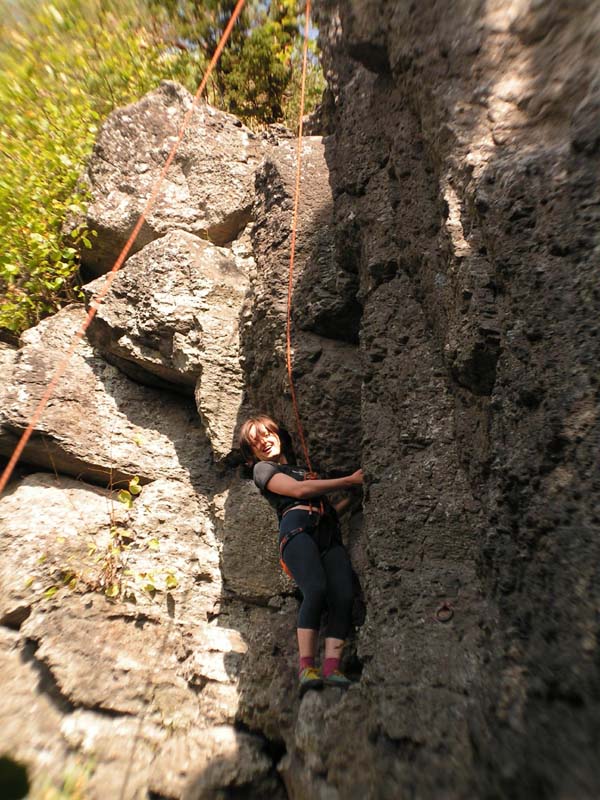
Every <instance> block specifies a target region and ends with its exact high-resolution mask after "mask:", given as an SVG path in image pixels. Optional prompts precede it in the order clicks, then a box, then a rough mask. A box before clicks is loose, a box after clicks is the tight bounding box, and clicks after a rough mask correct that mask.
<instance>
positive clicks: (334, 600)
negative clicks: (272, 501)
mask: <svg viewBox="0 0 600 800" xmlns="http://www.w3.org/2000/svg"><path fill="white" fill-rule="evenodd" d="M315 520H316V515H315V514H311V513H310V512H309V511H302V510H300V511H289V512H288V513H287V514H286V515H285V516H284V518H283V519H282V521H281V526H280V530H279V536H280V541H281V537H282V536H284V535H285V534H286V533H289V532H290V531H294V530H297V529H298V528H303V531H302V533H296V534H295V535H294V536H293V537H292V538H291V539H290V540H289V541H288V543H287V545H286V546H285V549H284V551H283V560H284V561H285V564H286V566H287V568H288V569H289V571H290V572H291V573H292V576H293V578H294V580H295V581H296V583H297V584H298V587H299V589H300V591H301V592H302V605H301V606H300V612H299V614H298V627H299V628H310V629H312V630H319V625H320V620H321V613H322V611H323V608H324V607H325V605H327V610H328V614H327V630H326V634H325V635H326V636H329V637H333V638H335V639H345V638H346V636H347V635H348V631H349V629H350V623H351V617H352V600H353V595H354V586H353V579H352V565H351V564H350V557H349V556H348V553H347V552H346V549H345V548H344V546H343V544H341V542H339V541H336V540H335V539H334V541H333V542H332V543H331V545H330V546H329V547H327V548H326V549H325V550H321V551H320V550H319V546H318V544H317V542H316V541H315V537H314V536H313V535H311V534H313V533H315V524H314V523H315Z"/></svg>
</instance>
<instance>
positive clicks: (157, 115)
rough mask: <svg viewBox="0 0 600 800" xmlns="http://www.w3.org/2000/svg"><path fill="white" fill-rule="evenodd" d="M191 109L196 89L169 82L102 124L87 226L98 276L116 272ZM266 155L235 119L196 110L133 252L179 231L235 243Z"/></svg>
mask: <svg viewBox="0 0 600 800" xmlns="http://www.w3.org/2000/svg"><path fill="white" fill-rule="evenodd" d="M191 105H192V96H191V95H190V94H189V92H187V91H186V90H185V89H184V88H183V87H182V86H180V85H179V84H176V83H173V82H170V81H165V82H163V83H162V84H161V86H160V87H159V88H158V89H157V90H156V91H155V92H151V93H150V94H148V95H146V96H145V97H144V98H143V99H142V100H141V101H139V102H138V103H134V104H132V105H130V106H127V107H126V108H122V109H119V110H117V111H115V112H114V113H113V114H111V116H110V117H109V118H108V120H107V121H106V122H105V124H104V125H103V127H102V130H101V132H100V135H99V137H98V141H97V143H96V147H95V150H94V154H93V157H92V158H91V160H90V165H89V169H88V174H87V183H88V185H89V188H90V190H91V193H92V203H91V204H90V206H89V209H88V213H87V224H88V225H89V226H90V227H91V228H92V229H93V230H96V231H97V232H98V238H97V239H96V241H95V244H94V247H93V249H92V250H91V251H89V252H87V251H86V252H85V253H83V254H82V256H83V258H84V259H85V264H86V266H87V267H88V268H90V269H91V270H93V271H94V272H95V273H96V274H101V273H103V272H107V271H108V270H109V269H110V268H111V267H112V265H113V262H114V261H115V260H116V258H117V256H118V254H119V252H120V250H121V248H122V247H123V245H124V244H125V242H126V241H127V239H128V238H129V234H130V233H131V231H132V230H133V227H134V225H135V223H136V222H137V220H138V218H139V216H140V214H141V212H142V210H143V208H144V206H145V204H146V201H147V200H148V198H149V196H150V190H151V188H152V187H153V185H154V183H155V182H156V180H157V179H158V177H159V175H160V172H161V170H162V167H163V164H164V163H165V161H166V159H167V156H168V154H169V152H170V150H171V147H172V146H173V144H174V143H175V141H176V139H177V136H178V134H179V130H180V126H181V125H182V123H183V120H184V117H185V116H186V114H187V112H188V111H189V110H190V108H191ZM260 152H261V144H260V141H259V140H258V139H257V138H256V137H255V136H254V134H253V133H252V132H251V131H250V130H248V129H247V128H245V127H244V126H243V125H242V124H241V123H240V122H239V121H238V120H237V119H236V118H235V117H232V116H231V115H230V114H225V113H223V112H221V111H217V110H216V109H214V108H212V107H210V106H207V105H203V104H201V105H200V106H198V107H197V108H196V109H194V111H193V113H192V116H191V119H190V120H189V126H188V128H187V130H186V133H185V135H184V137H183V140H182V141H181V143H180V145H179V148H178V151H177V155H176V157H175V159H174V162H173V164H172V165H171V167H170V169H169V173H168V176H167V177H166V179H165V180H164V182H163V184H162V187H161V189H160V193H159V195H158V199H157V202H156V204H155V205H154V207H153V209H152V210H151V211H150V213H149V214H148V216H147V219H146V222H145V223H144V225H143V227H142V230H141V231H140V234H139V236H138V237H137V240H136V243H135V245H134V247H133V251H132V252H136V251H137V250H140V249H141V248H142V247H144V245H146V244H148V242H151V241H152V240H153V239H157V238H158V237H160V236H162V235H163V234H165V233H166V232H167V231H169V230H172V229H174V228H179V229H182V230H187V231H190V232H191V233H195V234H197V235H198V236H202V237H203V238H208V239H210V241H212V242H214V243H215V244H217V245H223V244H225V243H227V242H231V241H232V240H233V239H235V238H236V237H237V235H238V233H239V232H240V231H241V230H242V229H243V228H244V226H245V225H246V223H247V222H248V221H249V219H250V206H251V204H252V198H251V195H250V194H249V191H250V189H251V188H252V185H253V181H254V170H255V168H256V166H257V164H258V160H259V158H260Z"/></svg>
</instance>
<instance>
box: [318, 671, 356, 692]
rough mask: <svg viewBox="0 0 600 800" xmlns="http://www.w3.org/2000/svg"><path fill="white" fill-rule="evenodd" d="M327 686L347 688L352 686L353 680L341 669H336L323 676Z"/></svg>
mask: <svg viewBox="0 0 600 800" xmlns="http://www.w3.org/2000/svg"><path fill="white" fill-rule="evenodd" d="M323 683H324V684H325V686H337V688H338V689H347V688H348V687H349V686H352V681H351V680H349V678H347V677H346V676H345V675H344V673H343V672H340V671H339V669H334V670H333V672H332V673H331V674H330V675H327V676H326V677H325V676H324V677H323Z"/></svg>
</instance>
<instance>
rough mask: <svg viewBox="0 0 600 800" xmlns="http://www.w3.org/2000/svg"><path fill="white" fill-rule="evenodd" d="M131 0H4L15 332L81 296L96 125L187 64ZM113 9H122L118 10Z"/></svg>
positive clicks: (4, 175) (3, 177) (2, 201)
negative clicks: (69, 225)
mask: <svg viewBox="0 0 600 800" xmlns="http://www.w3.org/2000/svg"><path fill="white" fill-rule="evenodd" d="M136 8H137V4H135V3H128V2H127V0H123V1H122V2H119V3H117V2H116V0H55V2H54V3H42V4H39V3H36V2H29V3H27V2H23V3H20V4H19V5H18V17H17V16H16V12H14V11H13V13H12V14H11V10H14V5H13V4H12V3H10V2H8V1H7V0H0V11H1V12H2V20H3V22H2V24H1V26H0V74H2V76H3V77H2V80H1V82H0V238H1V239H2V242H3V247H2V250H1V251H0V297H2V300H1V301H0V328H4V329H6V330H9V331H12V332H13V333H15V334H16V333H19V332H20V331H22V330H23V329H24V328H27V327H29V326H31V325H33V324H36V323H37V322H38V321H39V320H40V319H41V318H42V317H44V316H46V315H47V314H50V313H53V312H55V311H57V310H58V308H60V307H61V306H62V305H63V304H64V303H65V302H68V301H72V300H75V299H78V298H79V296H80V295H79V290H78V276H77V269H78V252H79V250H80V249H81V248H89V247H91V238H92V236H93V232H92V231H89V230H87V229H86V227H85V225H78V226H77V227H75V229H74V230H73V232H72V233H71V235H70V236H64V235H63V234H62V228H63V225H64V222H65V220H66V219H67V218H69V217H70V218H74V219H80V218H82V216H83V213H84V208H85V204H86V201H87V194H86V191H85V187H84V186H83V185H81V184H80V183H79V178H80V176H81V174H82V172H83V168H84V165H85V162H86V159H87V158H88V156H89V154H90V152H91V149H92V145H93V142H94V139H95V137H96V134H97V131H98V125H99V123H100V121H101V120H102V119H104V118H105V117H106V115H107V114H108V113H109V112H110V111H112V110H113V109H114V108H116V107H118V106H121V105H124V104H126V103H129V102H131V101H133V100H136V99H137V98H139V97H140V96H141V95H143V94H144V93H145V92H147V91H149V90H150V89H151V88H153V87H154V86H156V85H157V83H158V82H159V81H160V80H161V79H163V78H176V79H178V80H182V79H184V80H185V78H186V77H187V72H188V69H189V63H184V62H189V59H185V58H184V56H183V54H182V53H181V52H180V51H174V52H173V53H171V52H168V51H165V47H164V43H163V42H162V39H161V38H160V37H159V36H158V35H157V34H156V33H154V32H153V31H152V28H151V22H152V20H151V19H150V17H148V18H147V19H145V18H144V17H143V16H142V15H141V14H140V13H139V11H137V10H136ZM117 11H118V13H117Z"/></svg>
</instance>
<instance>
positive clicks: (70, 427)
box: [0, 306, 213, 491]
mask: <svg viewBox="0 0 600 800" xmlns="http://www.w3.org/2000/svg"><path fill="white" fill-rule="evenodd" d="M84 318H85V310H84V308H83V307H81V306H69V307H67V308H65V309H63V310H62V311H60V312H59V313H58V314H56V315H55V316H53V317H50V318H48V319H47V320H45V321H44V322H42V323H40V325H38V326H37V327H36V328H32V329H31V330H29V331H27V332H26V333H25V334H24V335H23V337H22V338H23V347H22V348H21V349H20V350H19V351H18V354H17V356H16V358H15V361H14V365H13V368H12V369H11V370H10V374H9V375H8V379H7V381H6V383H5V384H4V385H3V386H2V388H1V395H0V453H2V454H4V455H9V454H10V453H12V451H13V448H14V446H15V443H16V441H17V438H18V436H19V435H20V433H21V431H23V430H24V429H25V427H26V426H27V424H28V421H29V419H30V418H31V416H32V414H33V412H34V409H35V408H36V407H37V404H38V402H39V400H40V399H41V397H42V395H43V393H44V391H45V388H46V386H47V385H48V384H49V382H50V380H51V377H52V375H53V374H54V371H55V370H56V368H57V367H58V366H59V364H60V363H61V361H62V360H63V357H64V354H65V352H66V351H67V350H68V348H69V346H70V344H71V341H72V337H73V335H74V332H75V331H76V330H78V328H79V327H80V326H81V324H82V322H83V320H84ZM23 460H24V461H26V462H28V463H30V464H34V465H37V466H41V467H44V468H46V469H51V470H56V471H57V472H59V473H64V474H68V475H75V476H77V477H84V478H86V480H90V481H92V482H94V483H101V484H104V485H107V484H111V485H112V486H116V485H118V486H119V488H124V486H125V484H126V483H127V481H128V480H130V479H131V478H132V477H133V476H135V475H138V476H139V477H140V480H141V481H142V482H147V481H149V480H154V479H156V478H174V479H177V480H180V481H185V482H190V481H191V482H192V483H194V485H196V486H197V487H198V488H199V489H200V490H201V491H210V486H211V483H212V482H213V478H212V477H210V464H211V461H212V459H211V455H210V446H209V444H208V442H207V440H206V435H205V433H204V431H203V430H202V427H201V425H200V420H199V419H198V416H197V413H196V409H195V408H194V405H193V403H191V402H189V401H186V400H185V399H184V398H179V397H178V396H176V395H171V394H168V393H166V392H164V391H158V390H157V389H151V388H148V387H145V386H140V385H138V384H136V383H134V382H132V381H131V380H130V379H129V378H127V377H126V376H124V375H123V374H122V373H121V372H120V371H119V370H117V369H116V368H115V367H112V366H110V365H109V364H107V363H106V362H105V361H104V360H103V359H102V358H99V357H98V356H96V355H95V353H94V351H93V349H92V347H91V346H90V345H89V344H88V343H87V341H85V340H83V341H81V342H80V344H79V345H78V347H77V349H76V351H75V353H74V354H73V356H72V358H71V360H70V362H69V366H68V367H67V369H66V371H65V373H64V375H63V376H62V378H61V380H60V382H59V383H58V386H57V387H56V389H55V391H54V394H53V396H52V397H51V399H50V401H49V402H48V405H47V406H46V409H45V411H44V413H43V415H42V417H41V419H40V420H39V421H38V423H37V425H36V428H35V431H34V434H33V436H32V437H31V439H30V441H29V444H28V446H27V447H26V449H25V452H24V455H23Z"/></svg>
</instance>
